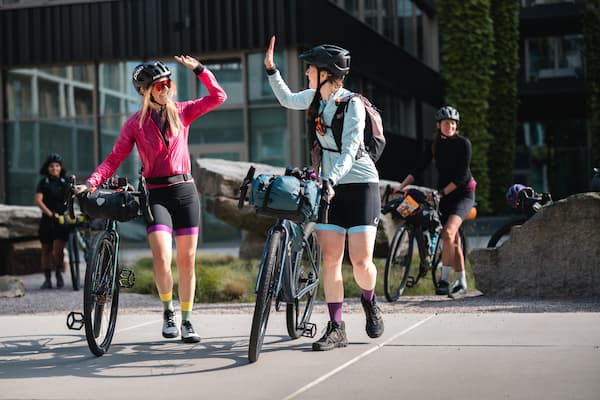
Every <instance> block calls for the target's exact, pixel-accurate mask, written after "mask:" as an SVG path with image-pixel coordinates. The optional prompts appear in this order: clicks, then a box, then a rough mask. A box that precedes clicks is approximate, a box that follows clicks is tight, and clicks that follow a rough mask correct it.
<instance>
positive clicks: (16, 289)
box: [0, 276, 25, 298]
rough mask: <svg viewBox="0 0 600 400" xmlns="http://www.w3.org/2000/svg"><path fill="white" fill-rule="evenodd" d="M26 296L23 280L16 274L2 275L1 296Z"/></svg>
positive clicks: (0, 281)
mask: <svg viewBox="0 0 600 400" xmlns="http://www.w3.org/2000/svg"><path fill="white" fill-rule="evenodd" d="M23 296H25V285H24V284H23V281H22V280H21V279H19V278H17V277H14V276H0V298H3V297H23Z"/></svg>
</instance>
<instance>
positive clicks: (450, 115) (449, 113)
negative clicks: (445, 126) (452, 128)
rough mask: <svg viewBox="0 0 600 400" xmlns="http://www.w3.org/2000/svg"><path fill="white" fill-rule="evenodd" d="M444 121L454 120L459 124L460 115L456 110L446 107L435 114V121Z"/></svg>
mask: <svg viewBox="0 0 600 400" xmlns="http://www.w3.org/2000/svg"><path fill="white" fill-rule="evenodd" d="M444 119H453V120H455V121H456V122H458V121H460V115H459V114H458V111H457V110H456V108H454V107H450V106H444V107H442V108H440V109H439V110H437V112H436V113H435V120H436V121H438V122H439V121H441V120H444Z"/></svg>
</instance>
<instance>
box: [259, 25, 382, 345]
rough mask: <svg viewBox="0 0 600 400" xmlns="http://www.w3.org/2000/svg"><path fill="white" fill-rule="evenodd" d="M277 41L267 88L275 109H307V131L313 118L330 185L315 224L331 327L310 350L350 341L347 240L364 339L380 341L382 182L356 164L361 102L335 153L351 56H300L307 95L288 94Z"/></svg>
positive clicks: (317, 50) (332, 52)
mask: <svg viewBox="0 0 600 400" xmlns="http://www.w3.org/2000/svg"><path fill="white" fill-rule="evenodd" d="M274 46H275V37H274V36H273V37H272V38H271V41H270V43H269V48H268V50H267V53H266V56H265V68H266V69H267V74H268V76H269V83H270V85H271V88H272V89H273V92H274V93H275V96H276V97H277V99H278V100H279V103H281V105H283V106H284V107H286V108H291V109H296V110H308V112H307V118H308V121H309V124H311V123H313V122H314V121H315V119H318V120H319V121H318V123H317V125H316V126H315V125H314V123H313V124H312V126H315V128H314V129H315V130H316V133H317V135H316V136H317V138H318V145H320V147H321V148H322V149H323V150H325V151H323V152H322V153H321V157H320V158H321V159H320V160H319V161H320V176H321V179H323V180H328V181H329V182H330V184H331V185H330V186H329V187H330V189H329V197H330V199H331V205H330V208H329V221H328V223H327V224H323V223H318V224H317V227H316V230H317V235H318V240H319V244H320V246H321V249H322V251H323V275H322V276H323V287H324V290H325V299H326V301H327V306H328V309H329V317H330V321H329V322H328V324H327V330H326V332H325V334H324V335H323V337H322V338H320V339H319V340H318V341H317V342H315V343H313V346H312V348H313V350H331V349H334V348H336V347H345V346H347V344H348V339H347V336H346V331H345V324H344V321H343V320H342V305H343V301H344V285H343V281H342V260H343V258H344V246H345V239H346V234H347V235H348V252H349V255H350V261H351V263H352V268H353V273H354V279H355V280H356V283H357V284H358V286H359V287H360V288H361V289H362V296H361V301H362V305H363V308H364V311H365V314H366V319H367V323H366V330H367V334H368V335H369V336H370V337H372V338H376V337H379V336H381V335H382V334H383V329H384V326H383V317H382V314H381V311H380V309H379V307H378V306H377V304H376V302H375V281H376V277H377V269H376V267H375V264H374V263H373V248H374V245H375V234H376V232H377V224H378V223H379V209H380V207H381V205H380V203H381V201H380V198H379V175H378V173H377V168H375V164H374V163H373V161H372V160H371V158H370V157H369V156H368V155H366V154H364V155H362V156H360V157H356V156H357V154H358V152H359V151H360V150H361V146H363V143H362V138H363V130H364V127H365V121H366V115H365V113H366V111H365V107H364V106H363V104H362V103H361V100H360V99H358V98H356V97H355V98H353V99H351V100H350V101H349V104H348V108H347V111H346V113H345V116H344V128H343V132H342V148H341V152H338V151H326V149H337V145H336V142H335V139H334V137H333V132H332V130H331V128H330V126H331V121H332V119H333V116H334V113H335V112H336V109H337V104H336V100H337V99H339V98H342V97H344V96H348V95H350V94H351V92H350V91H349V90H347V89H345V88H344V87H343V86H342V83H343V81H344V78H345V76H346V75H347V74H348V72H349V71H350V53H349V52H348V51H347V50H345V49H343V48H341V47H338V46H334V45H329V44H324V45H320V46H316V47H314V48H312V49H310V50H308V51H306V52H304V53H302V54H301V55H300V59H301V60H303V61H305V62H306V63H307V64H308V67H307V69H306V76H307V77H308V81H309V88H308V89H305V90H303V91H300V92H297V93H293V92H291V91H290V89H289V88H288V86H287V84H286V83H285V81H284V80H283V78H282V77H281V75H280V73H279V71H278V70H277V69H276V66H275V63H274V61H273V49H274Z"/></svg>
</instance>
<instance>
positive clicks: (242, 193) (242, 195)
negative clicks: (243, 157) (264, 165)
mask: <svg viewBox="0 0 600 400" xmlns="http://www.w3.org/2000/svg"><path fill="white" fill-rule="evenodd" d="M255 171H256V168H254V166H250V168H248V173H247V174H246V177H245V178H244V180H243V181H242V184H241V185H240V199H239V200H238V208H242V207H244V202H245V201H246V194H247V193H248V186H249V185H250V184H251V183H252V180H253V179H254V172H255Z"/></svg>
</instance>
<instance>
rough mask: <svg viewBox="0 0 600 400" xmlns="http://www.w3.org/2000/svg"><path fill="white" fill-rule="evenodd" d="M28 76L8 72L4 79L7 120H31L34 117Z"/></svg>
mask: <svg viewBox="0 0 600 400" xmlns="http://www.w3.org/2000/svg"><path fill="white" fill-rule="evenodd" d="M32 79H33V78H32V77H31V76H30V75H25V74H21V73H19V72H17V73H15V72H9V73H8V74H7V78H6V104H7V108H8V119H9V120H17V119H21V118H31V117H33V115H34V110H33V104H32V92H31V82H32Z"/></svg>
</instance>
